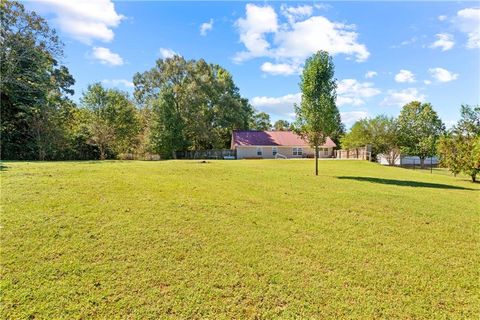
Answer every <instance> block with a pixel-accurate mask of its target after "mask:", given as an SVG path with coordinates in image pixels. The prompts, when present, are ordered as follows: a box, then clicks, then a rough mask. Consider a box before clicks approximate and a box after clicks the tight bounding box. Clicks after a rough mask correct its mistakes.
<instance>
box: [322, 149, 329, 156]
mask: <svg viewBox="0 0 480 320" xmlns="http://www.w3.org/2000/svg"><path fill="white" fill-rule="evenodd" d="M323 155H324V156H328V148H324V149H323Z"/></svg>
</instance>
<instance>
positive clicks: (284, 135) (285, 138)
mask: <svg viewBox="0 0 480 320" xmlns="http://www.w3.org/2000/svg"><path fill="white" fill-rule="evenodd" d="M236 146H309V144H308V142H307V141H305V140H304V139H302V138H301V137H300V136H299V135H297V134H296V133H294V132H292V131H236V130H235V131H233V134H232V149H233V148H235V147H236ZM336 146H337V145H336V144H335V142H333V141H332V139H330V137H327V140H326V141H325V143H324V144H323V145H322V146H319V147H323V148H335V147H336Z"/></svg>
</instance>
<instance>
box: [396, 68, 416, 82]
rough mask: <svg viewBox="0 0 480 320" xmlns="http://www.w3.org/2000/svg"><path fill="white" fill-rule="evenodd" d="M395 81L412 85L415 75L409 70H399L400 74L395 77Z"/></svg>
mask: <svg viewBox="0 0 480 320" xmlns="http://www.w3.org/2000/svg"><path fill="white" fill-rule="evenodd" d="M395 81H396V82H400V83H404V82H409V83H412V82H415V75H414V74H413V73H412V71H410V70H405V69H401V70H400V72H398V73H397V74H396V75H395Z"/></svg>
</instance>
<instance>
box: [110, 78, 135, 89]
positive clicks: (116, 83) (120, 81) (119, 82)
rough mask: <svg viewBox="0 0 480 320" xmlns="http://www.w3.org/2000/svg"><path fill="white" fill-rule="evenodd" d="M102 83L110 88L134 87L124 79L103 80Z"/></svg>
mask: <svg viewBox="0 0 480 320" xmlns="http://www.w3.org/2000/svg"><path fill="white" fill-rule="evenodd" d="M102 83H103V84H105V85H107V86H112V87H119V86H124V87H126V88H133V87H134V85H133V82H131V81H128V80H126V79H103V80H102Z"/></svg>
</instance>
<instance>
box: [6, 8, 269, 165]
mask: <svg viewBox="0 0 480 320" xmlns="http://www.w3.org/2000/svg"><path fill="white" fill-rule="evenodd" d="M1 21H2V28H1V30H0V32H1V34H0V45H1V57H0V58H1V61H2V63H1V70H0V72H1V74H2V77H1V79H0V86H1V87H0V91H1V132H0V133H1V139H2V144H1V157H2V159H17V160H68V159H80V160H82V159H107V158H119V157H120V158H121V157H123V156H124V155H127V154H135V155H137V156H139V157H142V156H144V155H148V154H150V153H154V154H160V155H161V156H162V158H172V157H175V151H177V150H198V149H211V148H227V147H229V144H230V137H231V132H232V130H235V129H242V130H247V129H253V130H265V129H269V128H271V124H270V118H269V116H268V114H266V113H263V112H257V111H256V110H255V109H254V108H253V107H252V106H251V105H250V103H249V102H248V100H247V99H245V98H243V97H242V96H241V95H240V92H239V89H238V88H237V86H236V85H235V83H234V81H233V78H232V76H231V74H230V73H229V72H228V71H227V70H225V69H224V68H222V67H221V66H219V65H217V64H211V63H207V62H206V61H204V60H203V59H200V60H186V59H184V58H183V57H180V56H174V57H172V58H168V59H159V60H157V61H156V64H155V67H154V68H152V69H151V70H148V71H145V72H142V73H137V74H135V76H134V79H133V81H134V84H135V89H134V96H133V97H131V96H129V94H128V93H126V92H123V91H120V90H118V89H110V88H105V87H103V86H102V84H101V83H95V84H91V85H89V86H88V88H87V89H86V90H85V92H83V94H82V97H81V98H80V101H79V103H75V102H74V101H73V100H72V96H73V94H74V91H73V89H72V86H73V85H74V84H75V79H74V77H73V76H72V75H71V74H70V73H69V70H68V68H67V67H66V66H64V65H61V59H62V57H63V44H62V42H61V41H60V39H59V38H58V36H57V34H56V32H55V30H54V29H52V28H51V27H50V26H49V25H48V23H47V21H46V20H45V19H43V18H42V17H40V16H39V15H37V14H36V13H35V12H30V11H27V10H26V9H25V8H24V6H23V5H22V4H21V3H19V2H15V1H2V2H1Z"/></svg>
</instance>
